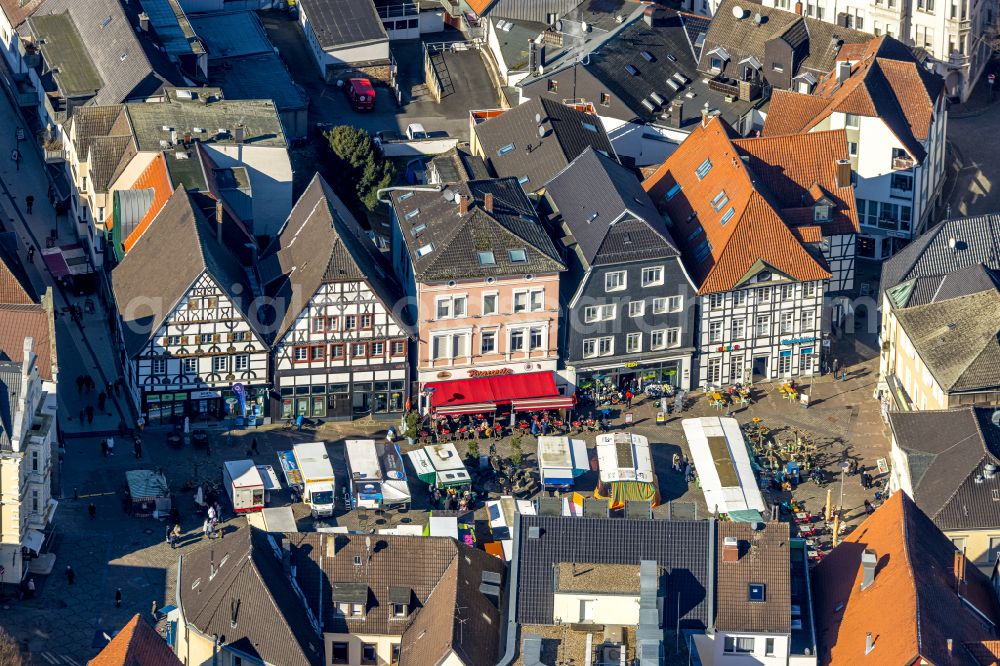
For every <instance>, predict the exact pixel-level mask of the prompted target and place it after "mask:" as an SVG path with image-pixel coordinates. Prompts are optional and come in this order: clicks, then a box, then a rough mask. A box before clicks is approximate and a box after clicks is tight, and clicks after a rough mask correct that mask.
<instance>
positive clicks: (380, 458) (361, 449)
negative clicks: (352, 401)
mask: <svg viewBox="0 0 1000 666" xmlns="http://www.w3.org/2000/svg"><path fill="white" fill-rule="evenodd" d="M344 456H345V457H346V459H347V460H346V461H347V473H348V477H349V478H350V480H351V484H350V499H351V503H352V505H353V506H360V507H367V508H378V507H382V506H384V507H393V506H402V507H409V505H410V500H411V499H412V498H411V496H410V488H409V485H408V484H407V481H406V470H405V469H404V467H403V458H402V455H401V454H400V452H399V447H398V446H396V445H395V444H390V443H386V442H376V441H375V440H373V439H349V440H347V441H346V442H345V443H344Z"/></svg>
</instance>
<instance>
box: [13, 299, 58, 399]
mask: <svg viewBox="0 0 1000 666" xmlns="http://www.w3.org/2000/svg"><path fill="white" fill-rule="evenodd" d="M54 326H55V323H54V320H53V314H52V312H51V311H50V310H49V309H48V308H47V306H46V305H44V304H37V303H32V304H29V305H0V357H6V358H7V359H9V360H11V361H14V362H15V363H21V362H23V361H24V339H25V338H28V337H30V338H32V339H33V340H34V347H33V348H32V350H33V351H34V352H35V356H37V360H36V363H37V364H38V374H39V375H40V376H41V378H42V379H45V380H50V381H51V380H52V379H54V372H53V370H54V368H55V367H56V349H55V339H54V337H53V335H52V333H53V328H54Z"/></svg>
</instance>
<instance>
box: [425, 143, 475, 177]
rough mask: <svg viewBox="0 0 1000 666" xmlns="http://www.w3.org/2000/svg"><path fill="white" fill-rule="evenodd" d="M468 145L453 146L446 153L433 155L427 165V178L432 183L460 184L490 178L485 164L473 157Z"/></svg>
mask: <svg viewBox="0 0 1000 666" xmlns="http://www.w3.org/2000/svg"><path fill="white" fill-rule="evenodd" d="M468 147H469V144H467V143H466V144H461V145H458V146H455V147H454V148H452V149H451V150H449V151H448V152H446V153H441V154H440V155H435V156H434V157H432V158H431V161H430V163H429V164H428V165H427V171H428V177H429V178H432V179H433V180H431V182H433V183H460V182H463V181H466V180H484V179H487V178H489V177H490V171H489V169H487V168H486V162H484V161H483V158H482V157H479V156H478V155H473V154H472V153H470V152H469V151H468V150H467V148H468Z"/></svg>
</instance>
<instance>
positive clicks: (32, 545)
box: [21, 530, 45, 555]
mask: <svg viewBox="0 0 1000 666" xmlns="http://www.w3.org/2000/svg"><path fill="white" fill-rule="evenodd" d="M43 543H45V535H44V534H43V533H41V532H39V531H38V530H28V531H27V533H26V534H25V535H24V542H23V543H22V544H21V545H22V546H24V547H25V548H27V549H28V550H30V551H32V552H33V553H35V554H36V555H37V554H38V553H40V552H41V550H42V544H43Z"/></svg>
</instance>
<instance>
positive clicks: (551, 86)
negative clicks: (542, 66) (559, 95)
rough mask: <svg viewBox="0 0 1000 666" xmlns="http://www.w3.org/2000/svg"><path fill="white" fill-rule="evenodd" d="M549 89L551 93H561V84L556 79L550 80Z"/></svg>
mask: <svg viewBox="0 0 1000 666" xmlns="http://www.w3.org/2000/svg"><path fill="white" fill-rule="evenodd" d="M548 88H549V92H550V93H554V92H559V82H558V81H556V80H555V79H549V86H548Z"/></svg>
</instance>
